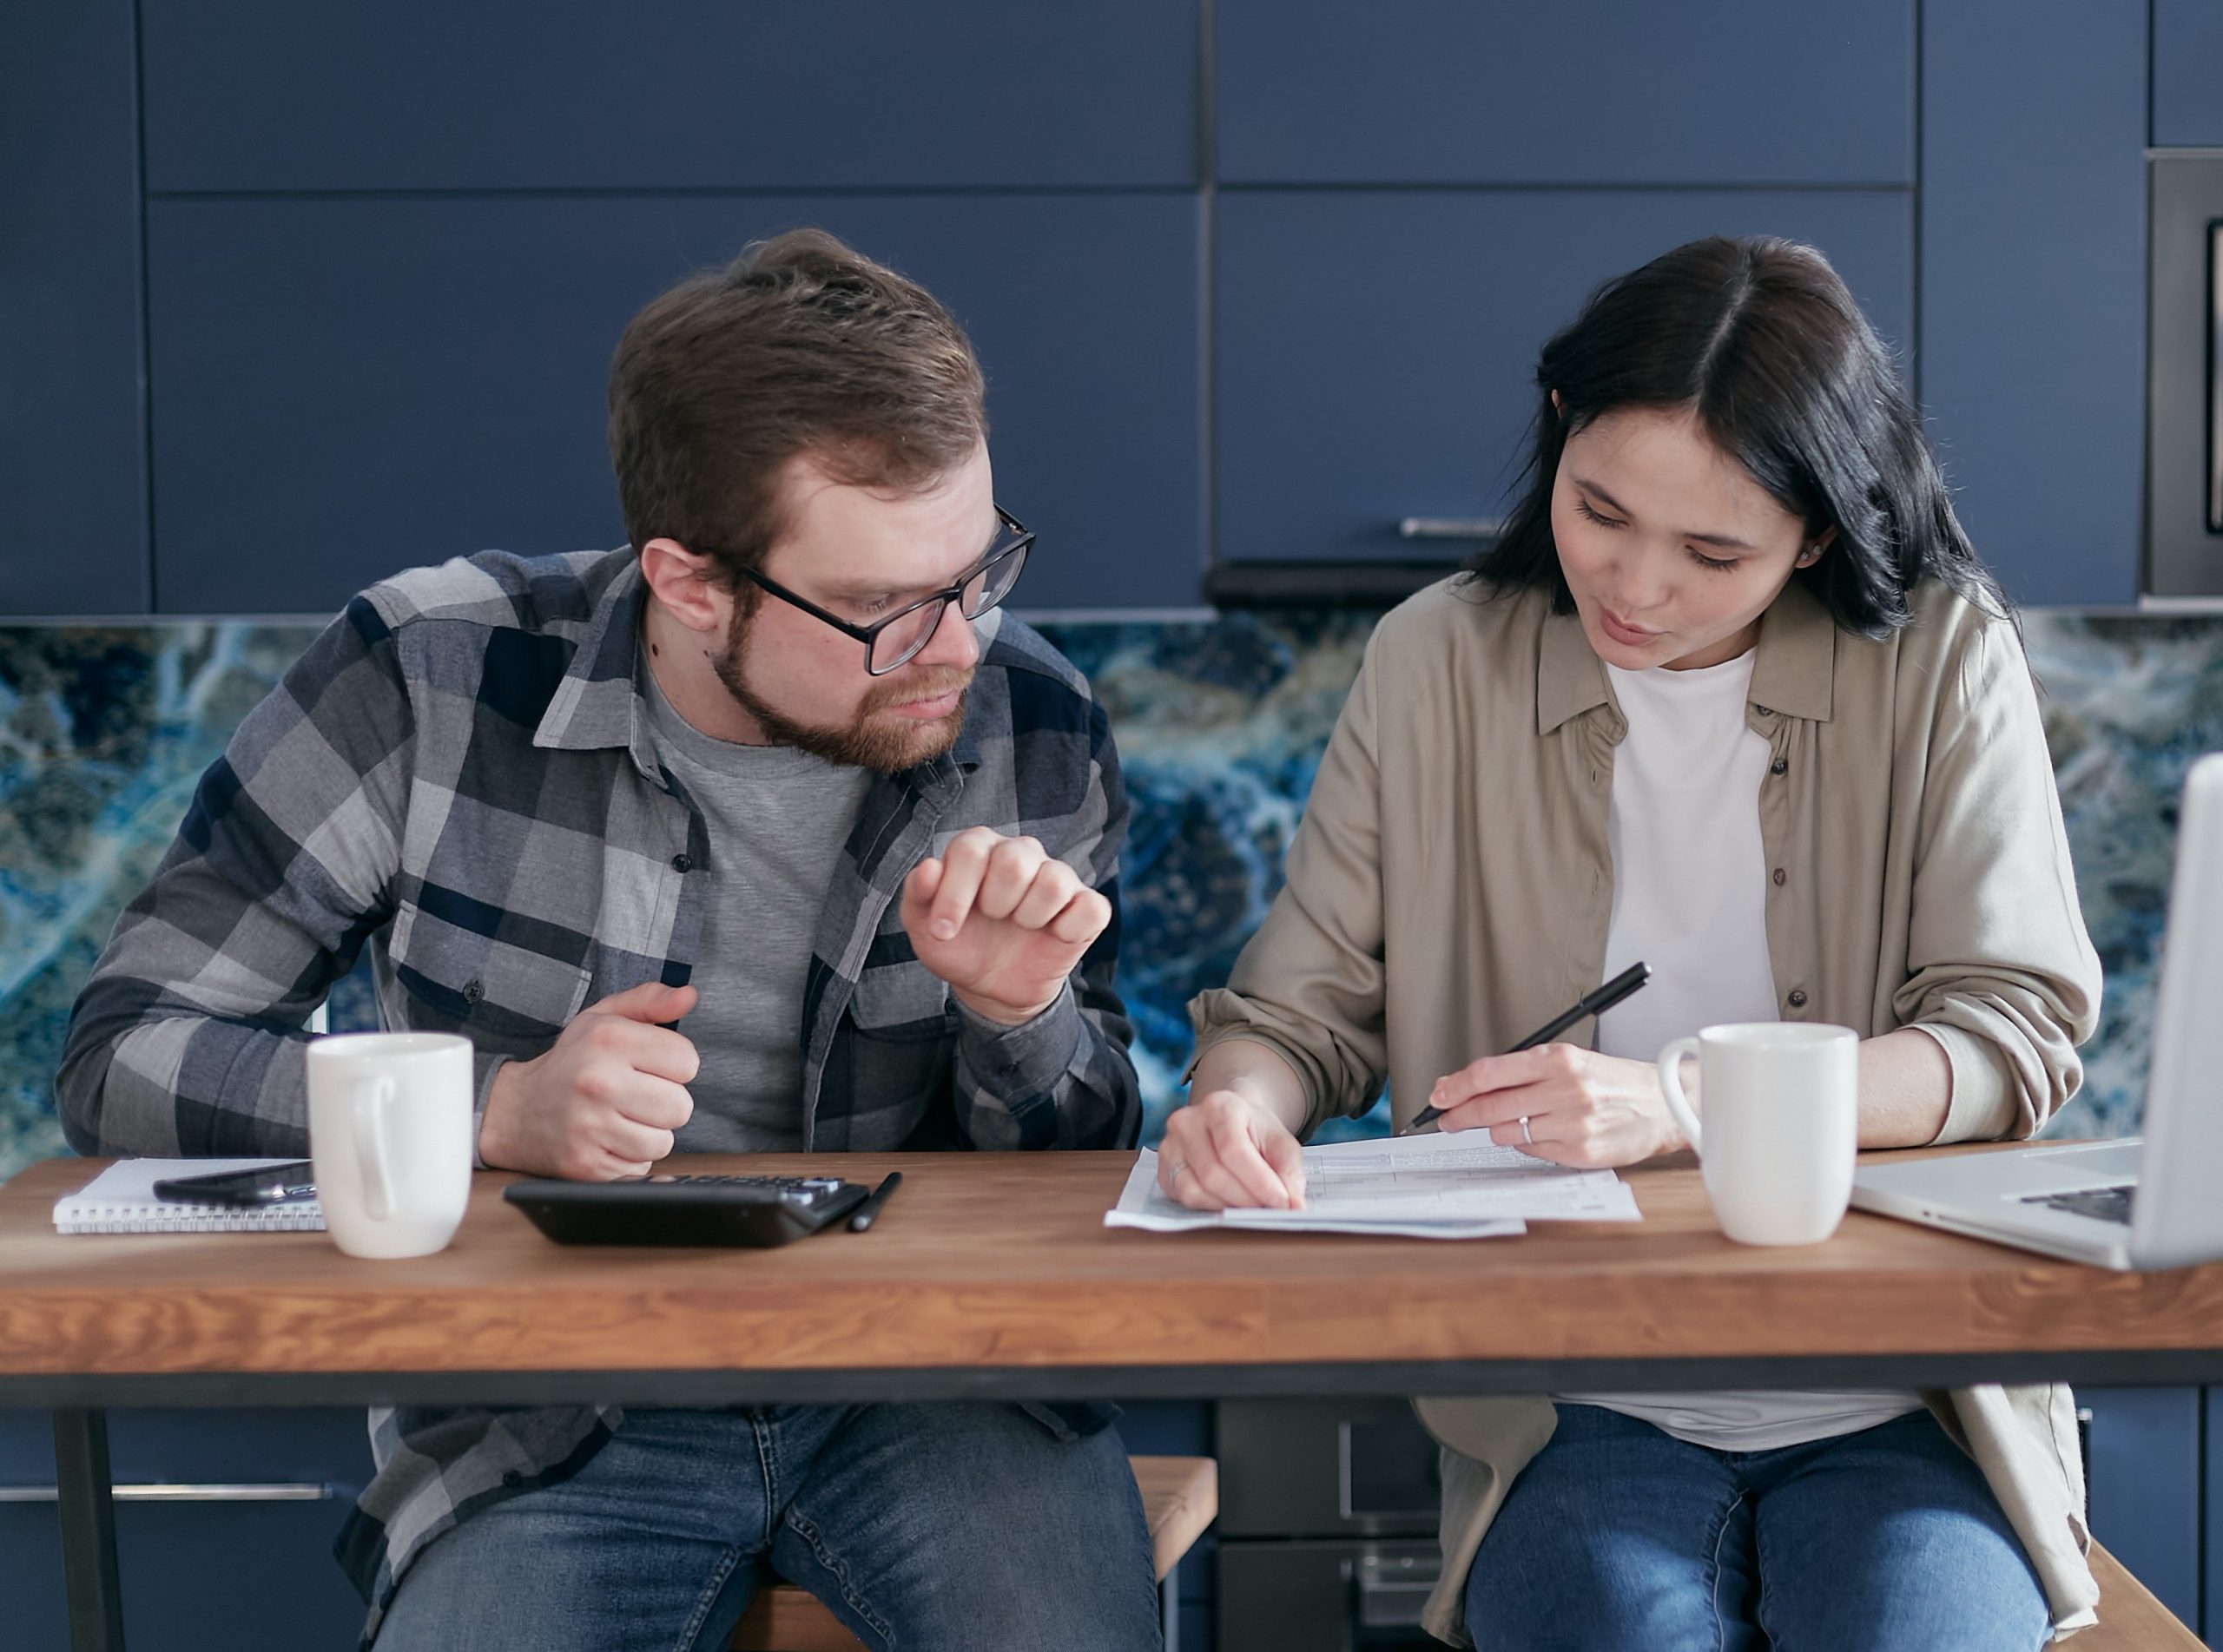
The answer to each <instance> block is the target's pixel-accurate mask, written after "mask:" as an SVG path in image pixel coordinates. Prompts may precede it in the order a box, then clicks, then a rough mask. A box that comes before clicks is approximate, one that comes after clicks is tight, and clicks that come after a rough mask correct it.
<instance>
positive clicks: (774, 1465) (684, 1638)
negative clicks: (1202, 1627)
mask: <svg viewBox="0 0 2223 1652" xmlns="http://www.w3.org/2000/svg"><path fill="white" fill-rule="evenodd" d="M767 1559H768V1561H769V1562H770V1563H771V1565H772V1567H773V1569H774V1570H776V1571H778V1572H779V1573H780V1574H781V1575H782V1576H785V1577H788V1578H790V1579H792V1580H793V1581H795V1582H796V1583H801V1585H802V1586H803V1587H804V1588H806V1589H809V1590H810V1591H811V1593H812V1594H814V1595H815V1596H818V1597H819V1598H820V1599H821V1600H822V1601H824V1602H825V1603H827V1604H828V1606H829V1607H831V1608H832V1609H834V1614H835V1616H838V1617H840V1618H841V1621H842V1622H845V1623H847V1624H848V1626H849V1628H850V1629H852V1630H854V1632H855V1633H856V1635H857V1636H858V1637H859V1638H860V1639H861V1640H862V1641H863V1642H864V1643H865V1644H866V1645H867V1646H868V1647H872V1648H874V1649H894V1648H903V1649H913V1648H919V1649H935V1648H950V1649H959V1648H964V1649H979V1652H1000V1649H1009V1652H1039V1649H1041V1648H1044V1647H1059V1648H1069V1649H1072V1652H1138V1649H1151V1648H1155V1647H1157V1646H1158V1644H1159V1637H1158V1592H1157V1585H1156V1583H1154V1582H1153V1581H1152V1577H1151V1550H1150V1535H1149V1533H1148V1531H1147V1530H1145V1529H1144V1524H1143V1511H1142V1499H1141V1497H1140V1496H1139V1494H1138V1492H1137V1491H1136V1490H1135V1481H1134V1476H1133V1475H1132V1473H1131V1472H1130V1471H1129V1470H1128V1467H1127V1458H1126V1455H1125V1451H1123V1449H1122V1448H1121V1446H1120V1444H1119V1437H1118V1433H1117V1432H1115V1431H1113V1430H1111V1429H1105V1430H1103V1431H1101V1432H1098V1433H1096V1434H1092V1435H1090V1436H1089V1437H1087V1438H1074V1437H1073V1436H1072V1432H1071V1431H1070V1430H1066V1431H1064V1432H1062V1434H1053V1433H1052V1432H1051V1430H1050V1429H1049V1428H1047V1427H1046V1426H1045V1425H1043V1424H1042V1423H1039V1422H1038V1421H1036V1420H1035V1419H1034V1418H1032V1416H1030V1415H1029V1414H1028V1413H1026V1412H1023V1411H1021V1410H1020V1409H1019V1407H1017V1406H1016V1405H996V1404H991V1403H986V1402H968V1403H959V1404H951V1405H796V1406H774V1407H767V1408H763V1409H758V1410H735V1411H629V1412H626V1414H625V1420H624V1423H623V1425H622V1426H621V1427H620V1428H619V1429H618V1431H617V1434H616V1435H615V1436H614V1437H613V1438H611V1439H610V1442H609V1443H608V1444H607V1445H604V1447H603V1448H602V1450H601V1451H598V1452H597V1453H596V1454H595V1455H594V1457H593V1458H590V1460H589V1461H588V1463H587V1464H586V1465H585V1467H584V1468H583V1469H581V1470H580V1471H579V1472H578V1473H577V1474H576V1475H574V1476H573V1477H572V1478H570V1479H568V1480H565V1481H564V1482H562V1483H561V1484H556V1485H550V1486H544V1487H541V1488H538V1489H537V1490H534V1491H527V1492H524V1493H522V1494H521V1495H518V1496H517V1497H511V1498H509V1499H507V1500H505V1501H503V1502H500V1503H498V1504H493V1505H492V1506H491V1507H489V1508H486V1509H485V1510H480V1511H479V1512H478V1513H477V1514H474V1515H472V1516H470V1517H466V1518H465V1520H464V1521H463V1522H462V1524H459V1525H458V1526H457V1527H456V1528H455V1529H454V1530H452V1531H449V1532H447V1533H445V1535H443V1536H442V1537H439V1538H437V1539H435V1540H434V1541H433V1542H432V1544H431V1545H430V1546H429V1547H428V1548H426V1549H425V1552H424V1554H423V1555H422V1556H421V1557H419V1559H418V1561H417V1563H415V1564H414V1565H413V1566H412V1567H411V1568H410V1569H409V1570H408V1571H407V1572H406V1573H405V1574H404V1575H403V1576H402V1579H401V1586H400V1589H399V1592H398V1593H397V1594H396V1595H395V1596H394V1599H393V1603H392V1608H391V1609H390V1610H389V1612H388V1614H387V1616H386V1621H385V1622H383V1623H382V1624H381V1625H380V1626H379V1636H378V1642H377V1646H378V1652H494V1649H502V1652H635V1649H638V1652H650V1649H654V1652H712V1649H722V1648H723V1647H724V1646H725V1644H726V1642H727V1640H728V1638H729V1636H731V1635H732V1633H733V1626H734V1625H735V1624H736V1622H739V1621H740V1619H741V1615H742V1612H743V1611H744V1610H745V1609H747V1608H748V1605H749V1597H750V1596H751V1595H753V1594H754V1593H755V1587H756V1573H757V1568H758V1563H759V1562H760V1561H761V1560H767Z"/></svg>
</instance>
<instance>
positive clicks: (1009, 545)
mask: <svg viewBox="0 0 2223 1652" xmlns="http://www.w3.org/2000/svg"><path fill="white" fill-rule="evenodd" d="M994 510H995V513H996V520H997V521H998V522H999V523H1001V524H1002V525H1003V530H1004V531H1003V536H1002V537H1001V538H999V540H998V541H997V542H996V543H994V544H993V545H992V546H990V547H989V549H988V554H987V555H986V556H983V557H982V558H981V559H980V561H979V562H977V563H973V567H972V568H971V569H970V570H968V571H967V572H966V573H965V574H963V575H961V576H960V577H959V579H958V581H957V582H956V583H955V584H954V585H952V586H949V587H948V588H947V589H944V590H939V591H935V592H934V593H933V595H931V596H921V597H920V599H919V600H918V601H917V602H911V603H907V604H906V605H905V606H904V607H902V608H899V609H896V610H895V612H894V613H893V614H890V615H887V616H886V617H885V618H883V619H878V620H874V622H872V623H871V624H870V625H856V624H853V623H851V622H849V621H848V620H845V619H843V618H842V617H841V615H838V614H829V613H828V612H827V611H826V610H825V609H822V608H821V607H819V605H818V604H817V603H815V602H812V601H811V600H810V599H809V598H808V597H807V596H796V595H795V593H794V592H793V591H791V590H789V589H788V588H787V587H786V586H784V585H782V584H781V583H780V582H779V581H777V580H775V579H772V578H769V577H768V576H765V575H763V574H760V573H758V572H757V571H756V570H755V569H754V568H743V569H742V570H741V573H742V576H743V577H744V578H746V579H748V580H749V581H750V582H752V583H754V584H755V585H757V586H759V587H761V588H762V589H764V590H767V591H768V592H770V593H771V594H772V595H773V596H776V597H778V598H779V599H780V600H781V601H782V602H786V603H788V605H789V606H791V607H795V608H799V609H801V610H802V611H803V612H804V613H806V614H808V615H810V616H811V617H812V618H813V619H818V620H823V621H825V622H826V623H827V624H828V625H830V626H832V627H833V628H834V629H835V630H837V631H839V632H841V634H842V635H844V636H853V637H854V638H856V640H857V641H858V642H861V643H863V644H864V645H865V669H866V670H867V672H869V673H870V674H871V675H874V676H875V677H884V676H886V675H887V674H888V673H889V672H891V671H893V670H894V669H895V668H896V667H898V666H900V665H901V664H902V663H903V662H904V661H907V660H908V659H910V658H911V657H912V655H915V654H916V653H918V651H919V650H920V648H925V647H926V646H927V642H930V641H931V640H932V639H933V634H934V633H935V632H936V631H937V630H939V629H940V628H941V616H942V610H943V609H947V607H948V606H949V605H950V604H951V603H952V602H954V603H956V604H957V611H958V612H959V613H960V614H961V615H964V616H965V617H966V619H968V620H977V619H979V618H980V616H981V615H983V614H986V612H987V611H988V610H989V609H992V608H993V607H995V605H996V604H997V603H999V602H1002V601H1003V600H1004V598H1005V597H1006V596H1010V595H1011V588H1012V587H1013V586H1014V585H1016V584H1018V583H1019V572H1020V570H1021V569H1024V568H1025V567H1026V553H1027V552H1028V551H1029V550H1032V548H1033V545H1034V536H1033V535H1032V534H1031V533H1029V532H1028V531H1027V530H1026V524H1025V523H1021V522H1020V521H1019V518H1018V517H1014V516H1013V515H1012V514H1011V513H1010V512H1009V511H1007V510H1005V509H1004V508H1003V507H1002V506H1001V505H997V506H995V507H994ZM698 549H699V547H698Z"/></svg>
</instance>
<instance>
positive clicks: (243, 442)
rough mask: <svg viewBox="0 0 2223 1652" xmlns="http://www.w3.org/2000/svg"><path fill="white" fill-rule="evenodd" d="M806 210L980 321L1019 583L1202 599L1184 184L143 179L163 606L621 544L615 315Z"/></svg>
mask: <svg viewBox="0 0 2223 1652" xmlns="http://www.w3.org/2000/svg"><path fill="white" fill-rule="evenodd" d="M810 223H815V224H821V225H824V226H825V227H828V228H830V229H832V230H834V232H835V233H836V234H841V235H843V236H844V237H846V238H848V240H851V241H853V242H854V244H855V245H857V246H858V247H860V248H861V249H862V250H864V251H866V252H867V253H871V254H873V255H874V256H876V257H879V258H881V259H882V260H886V261H887V262H889V263H892V264H894V266H896V267H899V268H900V269H902V270H904V271H905V272H906V273H909V274H911V275H913V276H915V277H916V278H917V279H919V280H921V281H923V282H924V283H925V284H926V285H927V286H928V287H930V288H931V289H932V290H933V291H934V292H935V293H937V294H938V295H939V296H940V297H941V298H942V299H944V300H945V301H946V302H947V304H948V305H949V306H950V307H951V308H952V309H953V311H954V312H955V313H956V314H957V315H958V317H959V319H960V320H961V321H962V322H964V323H965V324H966V326H967V327H968V328H969V329H970V331H971V332H972V334H973V339H974V342H975V344H976V345H977V346H978V348H979V350H980V355H981V359H982V361H983V363H984V365H985V367H986V372H987V377H988V408H989V415H990V418H991V420H992V421H993V432H994V433H993V442H992V451H993V455H994V457H995V461H996V467H997V478H996V485H997V490H998V494H999V497H1000V498H1001V499H1002V501H1003V503H1005V505H1006V508H1007V509H1009V510H1013V512H1015V513H1016V514H1018V515H1019V517H1022V518H1024V519H1025V520H1026V523H1027V524H1028V525H1029V526H1030V527H1032V528H1034V529H1036V530H1038V531H1039V533H1040V535H1041V538H1040V542H1039V546H1040V549H1039V553H1038V555H1037V556H1036V557H1035V559H1034V560H1033V561H1032V563H1030V564H1029V566H1028V569H1027V575H1026V583H1025V585H1024V586H1023V587H1022V588H1021V590H1020V593H1019V598H1018V602H1019V606H1021V607H1022V608H1036V609H1041V608H1058V607H1065V606H1071V605H1075V604H1080V603H1094V604H1097V605H1109V604H1118V605H1134V606H1166V605H1177V604H1181V603H1191V602H1195V601H1196V597H1197V582H1198V576H1199V574H1200V571H1201V567H1202V556H1203V551H1202V546H1201V530H1200V524H1199V517H1200V503H1199V502H1200V499H1201V489H1202V485H1203V482H1202V476H1201V457H1200V450H1201V444H1200V441H1199V437H1198V424H1199V418H1200V413H1199V411H1198V406H1199V401H1200V392H1199V388H1198V371H1197V334H1198V324H1197V306H1198V294H1197V286H1198V284H1197V256H1198V254H1197V207H1196V203H1195V200H1194V197H1193V196H1192V195H1191V194H1187V193H1185V192H1184V193H1163V194H1160V193H1143V194H1136V193H1118V194H1114V193H1105V194H1049V195H1035V194H964V195H947V196H937V195H844V196H831V197H813V196H786V195H781V196H748V195H717V196H655V195H623V196H610V197H604V196H587V197H569V196H524V197H518V196H499V197H493V198H485V199H452V198H427V197H404V198H398V199H361V198H345V199H327V198H250V199H241V200H230V199H224V200H206V199H192V200H160V201H155V202H153V203H152V204H151V209H150V217H149V224H148V239H149V269H150V275H149V286H150V294H151V310H152V315H153V339H154V352H153V353H154V374H155V386H156V392H155V409H154V444H153V445H154V474H155V489H156V491H155V546H156V556H155V563H156V568H155V573H156V591H155V596H156V605H157V608H158V609H159V611H162V612H164V613H173V614H181V613H196V614H198V613H326V612H330V611H332V610H333V609H337V607H338V606H339V605H340V603H341V602H344V601H345V600H346V597H347V596H348V595H349V593H351V592H352V591H353V590H355V589H358V588H359V587H360V586H362V585H364V584H366V583H367V582H370V581H371V580H373V579H375V578H378V577H379V576H383V575H386V574H388V573H392V572H393V571H394V570H396V569H401V568H405V567H409V566H412V565H415V564H418V563H428V562H437V561H439V560H442V559H443V558H445V557H447V556H455V555H458V554H465V553H468V552H472V551H476V550H482V549H485V548H487V547H491V546H498V547H501V548H504V549H506V550H516V551H519V552H538V551H549V550H577V549H581V548H584V547H588V546H597V545H616V544H619V543H623V538H624V535H623V528H622V526H621V524H620V522H619V518H618V514H617V502H616V491H615V488H614V486H613V484H612V483H611V480H610V464H609V458H608V454H607V450H606V447H605V444H604V383H605V379H606V376H607V373H608V367H609V360H610V351H611V349H612V347H613V346H615V345H616V343H617V336H618V334H619V332H620V331H621V330H622V329H623V326H624V324H625V322H626V320H627V319H628V318H629V317H630V316H631V315H632V314H633V313H634V312H635V311H636V310H637V309H638V308H639V307H640V306H641V305H643V303H645V302H646V301H647V300H648V299H650V298H651V297H653V296H654V295H655V294H656V293H657V292H659V291H661V290H662V289H663V288H664V287H665V286H669V285H670V283H672V282H673V281H675V280H677V279H678V278H679V277H681V276H682V275H683V274H685V273H687V272H688V271H689V270H690V269H691V268H695V267H700V266H703V265H711V264H716V263H718V262H722V261H723V260H726V259H728V258H729V257H731V256H732V255H733V253H735V252H736V250H738V249H739V248H740V247H741V246H742V244H743V243H744V242H746V241H748V240H751V239H754V238H756V237H759V236H762V235H765V234H770V233H772V232H774V231H776V230H779V229H782V228H786V227H792V226H794V225H797V224H810Z"/></svg>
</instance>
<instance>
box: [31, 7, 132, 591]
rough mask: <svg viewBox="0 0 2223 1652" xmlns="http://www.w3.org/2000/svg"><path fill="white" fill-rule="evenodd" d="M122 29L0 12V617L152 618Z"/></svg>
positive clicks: (127, 62) (73, 12) (114, 22)
mask: <svg viewBox="0 0 2223 1652" xmlns="http://www.w3.org/2000/svg"><path fill="white" fill-rule="evenodd" d="M133 30H134V17H133V7H132V5H131V3H130V0H73V3H69V4H66V5H42V6H6V7H0V614H9V615H44V614H72V613H76V614H84V613H95V614H130V613H137V612H139V611H141V610H142V609H145V607H146V606H147V522H146V493H145V490H144V485H143V484H142V469H143V466H144V460H145V453H146V437H145V429H144V426H143V425H142V401H141V389H140V378H141V368H140V360H141V358H140V300H139V118H138V91H137V87H136V84H135V78H134V67H133V65H134V52H135V47H134V42H133Z"/></svg>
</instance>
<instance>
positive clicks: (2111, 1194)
mask: <svg viewBox="0 0 2223 1652" xmlns="http://www.w3.org/2000/svg"><path fill="white" fill-rule="evenodd" d="M2137 1191H2138V1185H2137V1183H2135V1182H2133V1183H2131V1184H2130V1185H2129V1186H2128V1187H2123V1188H2078V1189H2076V1191H2075V1192H2074V1193H2034V1194H2032V1195H2029V1196H2028V1198H2026V1199H2024V1200H2023V1201H2022V1202H2023V1203H2024V1204H2026V1205H2043V1206H2045V1207H2046V1208H2048V1209H2049V1210H2065V1211H2067V1212H2068V1214H2070V1215H2072V1216H2089V1217H2091V1218H2092V1219H2093V1220H2094V1221H2118V1222H2121V1223H2123V1224H2125V1225H2126V1226H2127V1225H2128V1223H2129V1221H2130V1201H2131V1196H2132V1195H2134V1194H2135V1193H2136V1192H2137Z"/></svg>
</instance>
